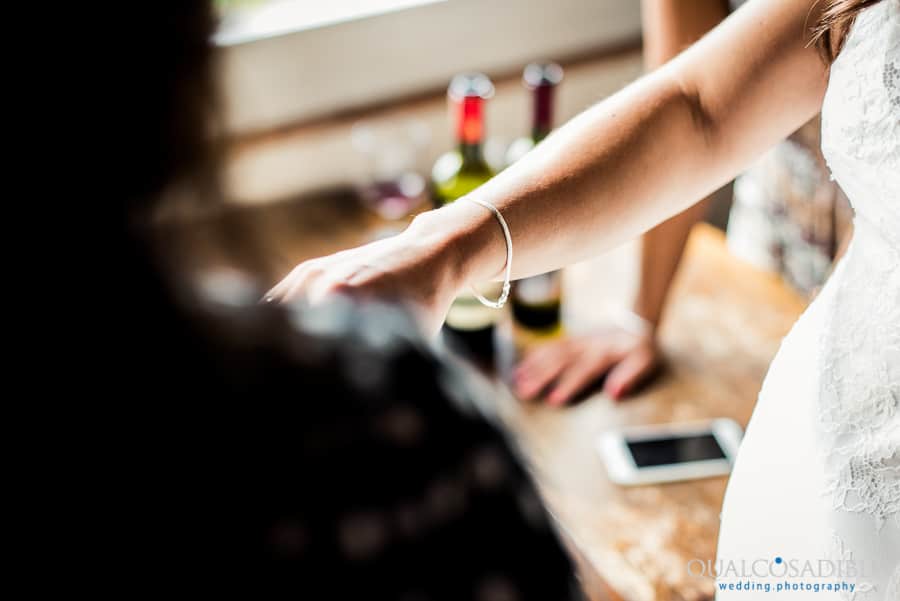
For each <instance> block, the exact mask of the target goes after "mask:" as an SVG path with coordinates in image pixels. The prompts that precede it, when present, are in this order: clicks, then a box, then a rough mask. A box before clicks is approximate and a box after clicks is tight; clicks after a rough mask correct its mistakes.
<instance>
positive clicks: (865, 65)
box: [715, 0, 900, 601]
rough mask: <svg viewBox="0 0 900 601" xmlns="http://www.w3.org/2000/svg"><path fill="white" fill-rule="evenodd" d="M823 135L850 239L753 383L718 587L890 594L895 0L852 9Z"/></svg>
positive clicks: (898, 492) (721, 591)
mask: <svg viewBox="0 0 900 601" xmlns="http://www.w3.org/2000/svg"><path fill="white" fill-rule="evenodd" d="M822 140H823V142H822V148H823V151H824V154H825V156H826V158H827V160H828V164H829V167H830V169H831V171H832V174H833V175H834V177H835V178H836V179H837V181H838V182H839V183H840V184H841V186H842V187H843V189H844V191H845V192H846V193H847V195H848V197H849V198H850V201H851V203H852V204H853V206H854V210H855V218H854V224H855V231H854V235H853V240H852V242H851V245H850V248H849V250H848V252H847V255H846V256H845V257H844V259H843V260H842V261H841V262H840V264H839V265H838V267H837V269H836V271H835V273H834V274H833V275H832V277H831V278H830V279H829V281H828V283H827V284H826V286H825V287H824V289H823V290H822V292H821V293H820V295H819V296H818V298H816V300H815V301H814V302H813V303H812V305H811V306H810V307H809V309H808V310H807V311H806V312H805V313H804V314H803V316H802V317H801V318H800V320H799V321H798V322H797V324H796V325H795V326H794V328H793V329H792V330H791V333H790V334H789V335H788V336H787V337H786V338H785V339H784V341H783V343H782V345H781V349H780V350H779V352H778V354H777V356H776V357H775V360H774V362H773V363H772V366H771V368H770V370H769V374H768V375H767V376H766V380H765V383H764V384H763V387H762V390H761V392H760V396H759V401H758V404H757V407H756V409H755V411H754V413H753V418H752V419H751V422H750V425H749V427H748V429H747V434H746V437H745V438H744V442H743V443H742V446H741V450H740V453H739V454H738V459H737V463H736V465H735V468H734V472H733V474H732V477H731V480H730V482H729V485H728V491H727V493H726V496H725V506H724V510H723V514H722V528H721V534H720V537H719V550H718V558H717V561H716V564H715V567H716V568H717V571H718V579H717V587H716V588H717V599H719V600H734V599H796V598H815V599H858V600H870V599H871V600H878V601H900V0H882V1H881V2H879V3H877V4H875V5H874V6H872V7H870V8H867V9H865V10H864V11H862V12H861V13H860V15H859V16H858V18H857V20H856V23H855V25H854V26H853V28H852V30H851V31H850V33H849V35H848V37H847V40H846V43H845V46H844V49H843V51H842V52H841V54H840V55H839V57H838V58H837V60H836V61H835V63H834V64H833V65H832V68H831V77H830V81H829V84H828V92H827V94H826V97H825V104H824V106H823V113H822ZM729 585H731V586H729ZM766 585H768V586H769V592H768V594H767V593H766ZM779 585H780V588H779ZM829 585H830V588H829ZM748 588H749V589H750V590H749V591H748V590H747V589H748ZM739 589H740V590H739ZM835 589H837V590H835Z"/></svg>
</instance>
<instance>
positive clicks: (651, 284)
mask: <svg viewBox="0 0 900 601" xmlns="http://www.w3.org/2000/svg"><path fill="white" fill-rule="evenodd" d="M707 200H708V199H704V200H703V201H701V202H699V203H697V204H695V205H693V206H691V207H689V208H688V209H686V210H685V211H683V212H681V213H679V214H678V215H676V216H674V217H672V218H671V219H669V220H667V221H665V222H664V223H661V224H659V225H658V226H656V227H655V228H653V229H651V230H650V231H648V232H647V233H646V234H644V236H643V237H642V239H641V264H640V279H639V281H638V288H637V293H636V295H635V299H634V305H633V309H634V312H635V313H637V314H638V315H640V316H641V317H643V318H644V319H646V320H647V321H648V322H650V324H651V325H652V326H653V327H654V328H655V327H656V326H658V325H659V323H660V320H661V319H662V314H663V311H664V309H665V303H666V297H667V296H668V293H669V288H670V287H671V285H672V280H673V279H674V277H675V272H676V271H677V270H678V265H679V264H680V262H681V256H682V254H683V253H684V247H685V244H686V243H687V239H688V236H689V235H690V232H691V228H692V227H693V226H694V225H695V224H696V223H697V222H699V221H700V220H702V219H703V215H704V213H705V211H706V207H707V206H708V202H707Z"/></svg>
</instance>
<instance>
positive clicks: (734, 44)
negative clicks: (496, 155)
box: [424, 0, 827, 281]
mask: <svg viewBox="0 0 900 601" xmlns="http://www.w3.org/2000/svg"><path fill="white" fill-rule="evenodd" d="M812 5H813V3H812V2H811V1H810V0H756V1H754V2H750V3H749V4H748V5H746V6H745V7H744V8H742V9H741V10H739V11H737V12H736V13H735V14H734V15H732V16H731V17H729V18H728V19H726V21H725V22H724V23H722V25H720V26H719V27H717V28H716V29H714V30H713V31H712V32H711V33H710V34H709V35H707V36H706V37H704V38H703V39H702V40H700V41H699V42H698V43H697V44H695V45H694V46H693V47H691V48H690V49H688V50H687V51H685V52H684V53H682V54H681V55H680V56H678V57H677V58H676V59H674V60H673V61H671V62H669V63H668V64H667V65H665V66H663V67H662V68H660V69H658V70H657V71H655V72H653V73H651V74H649V75H647V76H645V77H643V78H641V79H640V80H638V81H637V82H636V83H634V84H632V85H630V86H628V87H627V88H625V89H624V90H622V91H621V92H619V93H617V94H615V95H613V96H612V97H610V98H609V99H607V100H606V101H604V102H602V103H600V104H598V105H596V106H594V107H592V108H590V109H588V110H587V111H585V112H584V113H582V114H581V115H579V116H577V117H575V118H574V119H572V120H571V121H570V122H569V123H567V124H566V125H565V126H563V127H562V128H561V129H560V130H559V131H557V132H556V133H555V134H553V135H551V136H550V137H549V138H548V139H547V140H545V141H544V142H543V143H542V144H541V145H540V146H539V147H538V148H537V149H535V151H534V152H532V153H530V154H529V155H526V156H525V157H524V158H523V159H522V160H521V161H519V162H518V163H516V164H515V165H513V166H512V167H510V168H509V169H507V170H506V171H504V172H503V173H501V174H500V175H499V176H497V177H496V178H494V179H493V180H491V181H490V182H489V183H487V184H486V185H484V186H482V187H481V188H479V189H478V190H477V191H475V192H474V194H475V195H477V196H479V197H480V198H483V199H485V200H487V201H489V202H492V203H493V204H494V205H495V206H497V207H498V208H499V209H500V211H501V212H502V213H503V214H504V216H505V217H506V220H507V222H508V223H509V226H510V229H511V231H512V237H513V241H514V244H515V249H516V260H515V261H514V262H513V273H514V277H523V276H528V275H533V274H536V273H542V272H544V271H548V270H550V269H555V268H558V267H561V266H563V265H567V264H570V263H574V262H576V261H579V260H582V259H585V258H587V257H590V256H592V255H595V254H597V253H599V252H600V251H603V250H606V249H608V248H610V247H613V246H616V245H618V244H620V243H621V242H624V241H626V240H629V239H631V238H634V237H635V236H637V235H639V234H641V233H643V232H645V231H647V230H648V229H649V228H650V227H652V226H654V225H656V224H658V223H660V222H661V221H663V220H665V219H667V218H669V217H671V216H673V215H675V214H677V213H679V212H681V211H682V210H684V209H686V208H687V207H688V206H690V205H691V204H693V203H694V202H696V201H697V200H699V199H701V198H703V197H705V196H706V195H708V194H710V193H711V192H712V191H714V190H715V189H717V188H718V187H720V186H722V185H723V184H725V183H726V182H728V181H729V180H730V179H732V178H733V177H734V176H735V175H736V174H737V173H738V172H739V171H740V170H741V169H742V168H743V167H744V166H745V165H747V164H748V163H750V162H751V161H752V160H753V159H754V158H755V157H757V156H758V155H760V154H761V153H762V152H763V151H764V150H766V149H767V148H769V147H770V146H772V145H773V144H775V143H776V142H778V141H779V140H781V139H782V138H784V137H785V136H787V135H788V134H789V133H790V132H792V131H794V130H795V129H796V128H797V127H799V126H800V125H802V124H803V123H804V122H806V121H807V120H808V119H809V118H811V117H812V116H813V115H814V114H815V113H816V112H817V111H818V110H819V108H820V105H821V102H822V97H823V95H824V92H825V86H826V82H827V77H826V76H827V68H826V66H825V65H824V64H823V63H822V61H821V60H820V58H819V57H818V55H817V54H816V51H815V49H814V48H812V47H808V45H807V42H808V31H809V23H811V22H814V21H815V17H816V15H815V14H812V15H811V14H810V10H811V9H812V10H815V9H814V8H812ZM428 219H434V220H435V221H436V222H437V223H438V224H440V227H442V228H448V227H449V228H451V229H452V230H453V231H456V232H458V233H459V235H460V238H459V241H460V242H462V243H463V244H464V245H465V246H466V247H468V252H467V255H466V257H464V259H465V263H464V268H465V271H464V275H465V276H467V277H466V278H465V279H467V280H471V281H478V280H484V279H488V278H492V277H494V276H496V275H497V274H498V273H500V271H501V269H502V267H503V263H504V261H505V253H504V250H503V244H502V239H501V238H500V237H499V236H498V235H497V229H496V227H497V226H496V223H493V217H492V216H491V215H490V214H489V213H487V212H486V211H484V210H483V209H481V208H480V207H477V206H472V203H459V202H457V203H454V204H453V205H451V206H449V207H446V208H444V209H440V210H438V211H435V212H433V213H430V214H426V217H425V218H424V220H425V221H427V220H428Z"/></svg>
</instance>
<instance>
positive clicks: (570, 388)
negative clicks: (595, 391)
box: [547, 351, 616, 405]
mask: <svg viewBox="0 0 900 601" xmlns="http://www.w3.org/2000/svg"><path fill="white" fill-rule="evenodd" d="M615 361H616V356H615V355H613V354H612V353H610V352H608V351H604V352H600V353H596V352H588V353H583V354H582V355H580V356H579V357H578V358H577V359H576V360H575V361H573V362H572V363H571V364H570V365H569V366H568V368H567V369H566V370H565V372H563V374H562V375H561V376H560V377H559V380H558V381H557V383H556V385H555V386H554V387H553V389H552V390H551V391H550V393H549V394H548V395H547V402H548V403H550V404H551V405H564V404H566V403H568V402H569V401H571V400H572V398H573V397H574V396H575V395H577V394H578V393H579V392H581V391H583V390H584V389H585V388H587V387H588V385H589V384H591V382H593V381H594V380H596V379H597V378H599V377H600V376H601V375H603V374H604V373H605V372H606V371H607V370H608V369H609V368H610V366H611V365H612V364H613V363H614V362H615Z"/></svg>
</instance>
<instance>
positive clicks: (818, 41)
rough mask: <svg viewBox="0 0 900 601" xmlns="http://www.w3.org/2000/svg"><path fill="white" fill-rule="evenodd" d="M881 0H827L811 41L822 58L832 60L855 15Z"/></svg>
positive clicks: (837, 52) (842, 42)
mask: <svg viewBox="0 0 900 601" xmlns="http://www.w3.org/2000/svg"><path fill="white" fill-rule="evenodd" d="M880 1H881V0H827V2H826V3H827V6H826V7H825V9H824V10H823V11H822V14H821V16H820V17H819V21H818V23H816V25H815V27H814V28H813V39H812V43H813V44H815V46H816V48H817V49H818V50H819V53H820V54H821V55H822V58H823V59H824V60H825V61H826V62H828V63H832V62H834V59H835V58H837V55H838V54H840V52H841V48H842V47H843V45H844V39H845V38H846V37H847V33H848V32H849V31H850V28H851V27H852V26H853V22H854V21H855V20H856V15H858V14H859V13H860V11H862V10H863V9H865V8H868V7H870V6H872V5H874V4H877V3H878V2H880Z"/></svg>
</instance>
